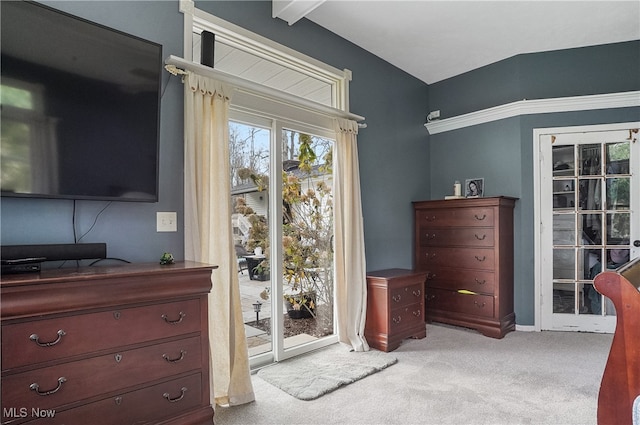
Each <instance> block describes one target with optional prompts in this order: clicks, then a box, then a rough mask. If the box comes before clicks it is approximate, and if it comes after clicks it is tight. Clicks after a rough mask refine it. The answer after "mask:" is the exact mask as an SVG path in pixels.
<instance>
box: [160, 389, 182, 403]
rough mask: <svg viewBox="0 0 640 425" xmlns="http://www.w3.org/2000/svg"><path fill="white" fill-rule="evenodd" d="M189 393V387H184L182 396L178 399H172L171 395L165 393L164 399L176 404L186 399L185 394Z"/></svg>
mask: <svg viewBox="0 0 640 425" xmlns="http://www.w3.org/2000/svg"><path fill="white" fill-rule="evenodd" d="M186 392H187V387H182V388H181V389H180V396H179V397H176V398H171V396H170V395H169V393H164V394H162V397H164V398H166V399H167V401H168V402H170V403H176V402H178V401H180V400H182V399H183V398H184V394H185V393H186Z"/></svg>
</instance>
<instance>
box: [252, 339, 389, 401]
mask: <svg viewBox="0 0 640 425" xmlns="http://www.w3.org/2000/svg"><path fill="white" fill-rule="evenodd" d="M348 350H349V349H348V348H347V347H345V346H344V345H341V344H334V345H332V346H330V347H326V348H323V349H321V350H318V351H314V352H312V353H309V354H305V355H303V356H299V357H296V358H293V359H289V360H285V361H283V362H280V363H276V364H274V365H271V366H268V367H265V368H263V369H261V370H260V371H259V372H258V376H259V377H260V378H262V379H264V380H265V381H267V382H268V383H270V384H271V385H273V386H275V387H277V388H280V389H281V390H283V391H285V392H287V393H289V394H291V395H292V396H294V397H296V398H298V399H300V400H314V399H316V398H318V397H320V396H322V395H324V394H327V393H329V392H331V391H334V390H336V389H338V388H340V387H341V386H343V385H348V384H350V383H352V382H355V381H357V380H358V379H362V378H364V377H365V376H368V375H371V374H372V373H376V372H378V371H381V370H382V369H385V368H387V367H389V366H391V365H393V364H395V363H396V362H397V361H398V359H397V358H396V357H395V356H393V355H391V354H388V353H384V352H382V351H377V350H371V351H365V352H355V351H348Z"/></svg>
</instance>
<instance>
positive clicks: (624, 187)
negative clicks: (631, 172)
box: [606, 177, 631, 210]
mask: <svg viewBox="0 0 640 425" xmlns="http://www.w3.org/2000/svg"><path fill="white" fill-rule="evenodd" d="M606 185H607V209H610V210H620V209H622V210H628V209H629V206H630V200H631V197H630V193H629V190H630V187H631V179H630V178H629V177H616V178H608V179H607V182H606Z"/></svg>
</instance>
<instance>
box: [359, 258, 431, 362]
mask: <svg viewBox="0 0 640 425" xmlns="http://www.w3.org/2000/svg"><path fill="white" fill-rule="evenodd" d="M426 277H427V273H426V272H416V271H413V270H405V269H387V270H378V271H375V272H370V273H367V322H366V325H365V331H364V335H365V338H366V339H367V342H368V343H369V346H370V347H372V348H376V349H378V350H381V351H393V350H395V349H396V348H398V347H399V346H400V343H401V342H402V340H403V339H406V338H424V337H425V336H427V330H426V325H425V321H424V282H425V280H426Z"/></svg>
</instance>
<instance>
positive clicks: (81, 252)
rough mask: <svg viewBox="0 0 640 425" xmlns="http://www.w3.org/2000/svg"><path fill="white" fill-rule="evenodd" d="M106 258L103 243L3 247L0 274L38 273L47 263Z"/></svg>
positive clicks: (105, 248) (0, 253)
mask: <svg viewBox="0 0 640 425" xmlns="http://www.w3.org/2000/svg"><path fill="white" fill-rule="evenodd" d="M106 258H107V244H105V243H70V244H34V245H3V246H2V247H0V264H2V273H3V274H7V273H27V272H38V271H40V267H41V263H44V262H47V261H77V260H102V259H106Z"/></svg>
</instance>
